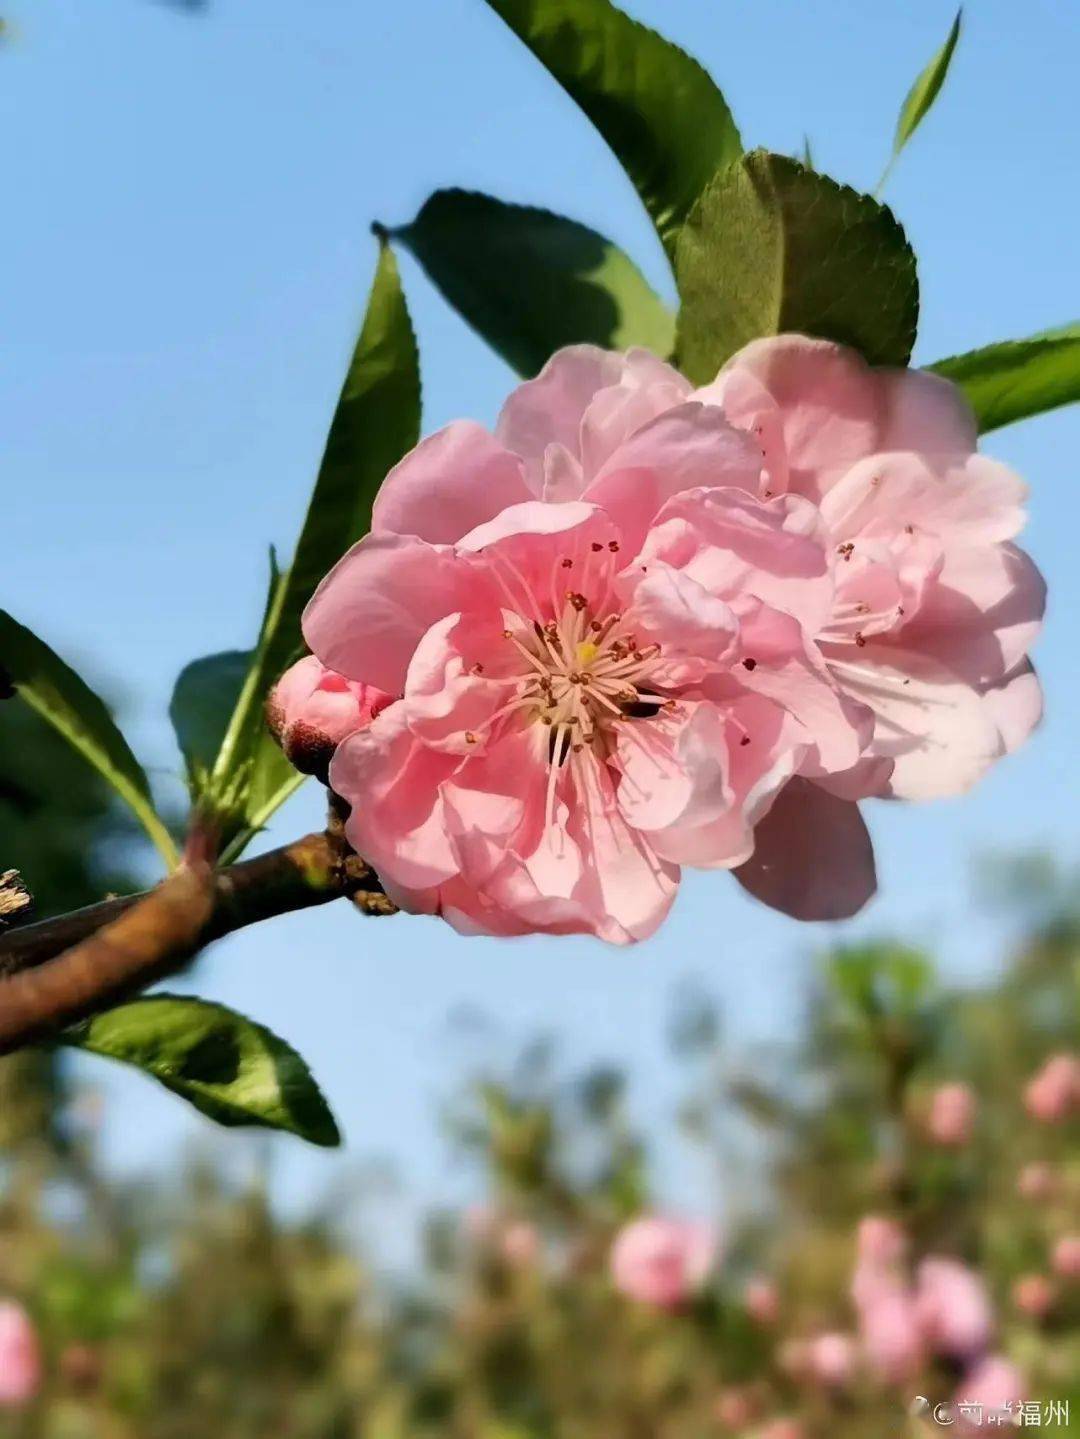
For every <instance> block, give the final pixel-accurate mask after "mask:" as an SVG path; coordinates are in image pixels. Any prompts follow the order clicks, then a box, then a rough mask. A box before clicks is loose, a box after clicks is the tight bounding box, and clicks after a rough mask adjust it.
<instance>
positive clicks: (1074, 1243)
mask: <svg viewBox="0 0 1080 1439" xmlns="http://www.w3.org/2000/svg"><path fill="white" fill-rule="evenodd" d="M1052 1262H1053V1265H1054V1273H1055V1274H1060V1275H1061V1277H1062V1278H1063V1279H1080V1234H1065V1235H1062V1237H1061V1238H1060V1239H1059V1240H1058V1242H1057V1243H1056V1244H1055V1245H1054V1254H1053V1261H1052Z"/></svg>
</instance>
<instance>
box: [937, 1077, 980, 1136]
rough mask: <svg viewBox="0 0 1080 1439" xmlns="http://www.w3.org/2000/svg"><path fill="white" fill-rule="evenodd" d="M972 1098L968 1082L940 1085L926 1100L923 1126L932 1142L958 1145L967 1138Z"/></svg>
mask: <svg viewBox="0 0 1080 1439" xmlns="http://www.w3.org/2000/svg"><path fill="white" fill-rule="evenodd" d="M975 1111H976V1100H975V1092H974V1090H973V1089H972V1088H971V1085H970V1084H959V1083H952V1084H942V1085H940V1086H939V1087H938V1088H937V1089H936V1090H935V1091H934V1094H933V1098H932V1099H931V1101H930V1112H929V1114H928V1115H927V1119H926V1129H927V1133H928V1134H929V1136H930V1138H931V1139H932V1140H933V1141H934V1143H935V1144H940V1145H942V1146H943V1147H946V1148H959V1147H961V1146H962V1145H965V1144H967V1143H968V1142H969V1140H970V1139H971V1131H972V1129H973V1128H974V1125H975Z"/></svg>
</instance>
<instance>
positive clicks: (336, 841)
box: [0, 832, 393, 1054]
mask: <svg viewBox="0 0 1080 1439" xmlns="http://www.w3.org/2000/svg"><path fill="white" fill-rule="evenodd" d="M340 898H350V899H352V900H353V901H354V903H356V904H357V905H358V907H359V908H361V909H363V910H365V912H367V913H388V912H392V911H393V906H392V905H391V904H390V903H389V901H388V900H387V899H386V896H385V895H383V894H382V892H381V887H380V885H379V882H378V879H377V878H376V876H375V875H374V873H373V872H372V870H371V869H370V867H369V866H368V865H367V864H366V863H365V862H364V860H362V859H361V858H360V857H359V856H358V855H356V854H353V852H352V851H351V850H350V849H349V847H348V845H347V844H346V843H345V841H344V839H343V837H342V836H341V835H339V834H336V833H331V832H327V833H325V834H310V835H307V836H306V837H305V838H303V839H300V840H297V841H295V842H294V843H293V844H290V845H286V846H285V847H284V848H283V849H277V850H272V851H271V852H270V853H269V854H265V855H260V856H259V857H258V858H257V859H252V860H247V861H245V862H244V863H242V864H236V865H231V866H230V867H229V868H227V869H222V870H217V871H212V870H210V869H207V868H205V867H195V868H187V869H181V870H179V871H178V872H177V873H176V874H175V875H173V876H171V877H170V878H169V879H168V880H166V881H165V882H164V883H163V884H162V885H160V886H159V887H158V888H157V889H155V890H152V891H150V893H149V894H145V895H135V896H132V897H131V898H127V899H119V900H106V901H105V902H104V903H103V904H98V905H91V906H90V907H89V908H87V909H82V910H76V911H75V912H74V913H72V914H68V915H63V916H61V917H60V918H59V919H55V920H45V921H42V922H41V923H39V924H34V925H28V926H26V928H24V929H22V930H18V931H16V932H14V933H13V934H11V935H8V936H4V937H3V938H0V976H4V977H3V978H0V1054H6V1053H10V1052H11V1051H12V1050H14V1049H19V1048H21V1047H22V1046H23V1045H25V1044H30V1043H33V1042H34V1041H36V1040H38V1039H41V1038H43V1037H46V1036H48V1035H51V1034H54V1033H56V1031H57V1030H59V1029H61V1028H63V1027H64V1026H65V1025H67V1024H71V1023H73V1022H74V1021H75V1020H76V1019H81V1018H83V1017H85V1016H86V1015H87V1014H92V1013H94V1012H95V1011H97V1010H99V1009H101V1008H103V1007H105V1006H106V1005H108V1004H112V1003H115V1002H116V1000H117V999H120V998H123V997H124V996H126V995H128V994H131V993H134V992H136V991H138V990H140V989H143V988H145V986H146V985H148V984H151V983H153V982H154V981H155V980H158V979H161V978H162V977H163V976H164V975H166V974H169V973H172V972H173V971H175V970H176V969H179V968H180V967H182V966H183V965H184V964H185V963H186V962H187V961H188V960H189V959H190V958H191V957H192V955H193V954H195V953H196V952H197V951H198V950H199V949H201V948H202V947H203V946H204V945H205V944H208V943H210V941H211V940H214V939H219V938H221V936H222V935H225V934H229V933H231V932H232V931H233V930H236V929H241V928H243V927H245V926H246V925H249V924H256V923H258V922H259V921H260V920H263V919H269V918H271V917H272V916H274V915H278V914H286V913H288V912H290V911H293V910H298V909H306V908H309V907H310V906H312V905H318V904H326V903H328V902H329V901H330V900H334V899H340Z"/></svg>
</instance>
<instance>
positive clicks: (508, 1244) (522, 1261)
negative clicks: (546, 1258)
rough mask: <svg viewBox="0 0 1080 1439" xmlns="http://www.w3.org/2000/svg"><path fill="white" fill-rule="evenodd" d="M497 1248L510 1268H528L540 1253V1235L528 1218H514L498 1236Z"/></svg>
mask: <svg viewBox="0 0 1080 1439" xmlns="http://www.w3.org/2000/svg"><path fill="white" fill-rule="evenodd" d="M499 1250H500V1252H501V1254H502V1257H503V1259H505V1261H506V1263H507V1264H509V1265H510V1267H511V1268H512V1269H530V1268H532V1266H533V1265H534V1264H535V1263H536V1261H537V1258H538V1257H539V1254H540V1236H539V1234H537V1232H536V1226H535V1225H533V1224H530V1223H529V1222H528V1220H525V1219H516V1220H514V1221H513V1222H512V1223H511V1224H508V1225H507V1226H506V1228H505V1229H504V1230H503V1232H502V1234H501V1236H500V1238H499Z"/></svg>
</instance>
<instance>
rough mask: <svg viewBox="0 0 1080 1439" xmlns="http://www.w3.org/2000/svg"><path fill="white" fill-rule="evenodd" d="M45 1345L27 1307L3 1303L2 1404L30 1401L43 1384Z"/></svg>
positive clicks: (13, 1405)
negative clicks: (42, 1347)
mask: <svg viewBox="0 0 1080 1439" xmlns="http://www.w3.org/2000/svg"><path fill="white" fill-rule="evenodd" d="M41 1380H42V1362H41V1346H40V1344H39V1342H38V1336H37V1331H36V1329H35V1328H34V1325H33V1322H32V1321H31V1319H30V1316H29V1315H28V1314H27V1312H26V1310H25V1309H24V1308H23V1307H22V1305H21V1304H16V1303H15V1302H14V1301H13V1300H10V1299H8V1300H4V1301H2V1302H0V1406H3V1407H10V1408H17V1407H19V1406H21V1405H23V1404H28V1403H29V1402H30V1400H31V1399H33V1398H34V1396H35V1394H36V1393H37V1392H38V1390H39V1389H40V1387H41Z"/></svg>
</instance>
